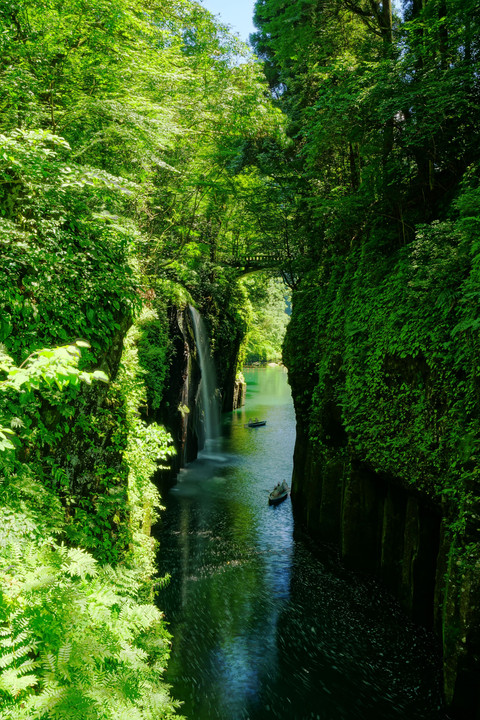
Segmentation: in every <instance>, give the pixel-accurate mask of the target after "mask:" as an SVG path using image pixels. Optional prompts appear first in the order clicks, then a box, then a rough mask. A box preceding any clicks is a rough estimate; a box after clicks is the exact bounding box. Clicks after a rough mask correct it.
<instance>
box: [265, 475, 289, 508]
mask: <svg viewBox="0 0 480 720" xmlns="http://www.w3.org/2000/svg"><path fill="white" fill-rule="evenodd" d="M289 492H290V488H289V487H288V485H287V483H286V482H285V480H283V481H282V482H281V483H278V485H275V487H274V489H273V490H272V492H271V493H270V494H269V496H268V504H269V505H278V504H279V503H281V502H283V501H284V500H286V499H287V497H288V494H289Z"/></svg>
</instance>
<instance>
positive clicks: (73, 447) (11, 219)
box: [0, 0, 282, 720]
mask: <svg viewBox="0 0 480 720" xmlns="http://www.w3.org/2000/svg"><path fill="white" fill-rule="evenodd" d="M0 98H1V99H0V108H1V118H0V279H1V290H0V305H1V314H0V343H1V350H0V450H1V452H0V471H1V474H2V482H1V485H0V492H1V494H2V503H1V505H2V510H1V521H2V522H1V525H2V542H1V554H0V573H1V576H2V583H1V585H2V591H1V601H0V622H1V628H2V629H1V630H0V672H1V675H0V707H1V711H0V712H1V715H2V717H5V718H12V720H13V718H16V719H18V720H20V719H21V718H27V717H28V718H39V720H40V719H42V720H46V719H47V718H62V720H68V718H74V717H81V718H83V720H86V719H87V718H92V720H93V718H98V719H100V718H112V719H113V718H115V719H116V720H118V719H119V718H123V717H129V718H139V719H140V718H154V717H155V718H163V717H164V718H167V717H170V716H171V714H172V713H174V712H175V707H174V705H175V704H174V703H173V702H172V701H171V699H170V698H169V695H168V688H166V687H165V685H164V683H163V681H162V671H163V668H164V666H165V662H166V659H167V657H168V649H169V638H168V633H167V631H166V628H165V625H164V623H163V620H162V617H161V614H160V613H159V612H158V611H156V610H155V609H154V607H153V605H151V601H152V595H153V590H154V584H155V579H154V545H153V542H152V540H151V538H150V526H151V523H152V522H153V521H154V520H155V517H156V513H157V511H158V509H159V507H160V498H159V496H158V493H157V491H156V489H155V487H154V486H153V485H152V482H151V477H152V474H153V473H154V472H155V471H156V470H157V469H158V468H159V466H160V465H161V464H163V463H165V462H167V461H168V455H169V453H170V452H171V450H170V447H169V444H170V438H169V436H168V434H167V433H166V431H165V430H164V428H162V427H161V426H159V425H158V424H156V423H155V422H152V421H151V420H152V417H153V415H152V414H149V413H148V411H147V410H148V409H151V410H153V411H155V410H156V408H157V407H158V406H159V404H160V403H161V400H162V396H163V393H164V389H165V388H164V386H165V382H166V378H167V373H168V367H169V363H170V346H169V340H168V327H167V306H168V305H169V304H171V303H175V302H179V301H180V302H181V303H183V304H184V303H185V302H187V301H192V302H196V303H197V304H198V305H200V306H201V307H203V309H204V310H205V311H206V312H207V313H209V314H210V317H211V320H210V326H211V329H212V331H213V335H214V337H213V340H214V344H215V347H216V348H217V350H218V348H220V347H222V344H223V343H224V341H225V340H228V342H231V338H232V333H231V332H230V331H231V328H232V327H234V328H235V329H236V333H237V335H238V337H237V338H236V341H235V342H236V343H237V346H238V345H239V344H240V341H241V337H242V333H243V332H244V329H245V327H246V312H247V311H246V307H247V304H248V303H247V299H246V295H245V293H244V291H243V290H242V289H240V288H239V287H238V286H237V283H236V280H237V270H236V268H235V263H236V258H238V255H239V254H240V253H242V252H244V251H246V249H248V247H249V246H250V245H255V243H257V244H258V235H259V233H260V232H261V230H260V229H259V228H258V226H257V225H256V224H255V221H254V213H253V211H252V206H253V199H254V198H255V195H256V193H257V191H258V189H259V187H260V186H262V184H263V183H264V182H265V181H264V179H263V176H262V174H261V173H260V172H259V171H258V169H256V168H253V167H252V166H250V165H248V164H246V163H244V162H243V159H242V158H243V153H244V148H245V147H246V146H249V145H251V144H253V143H255V142H260V141H261V139H262V138H263V137H269V138H274V139H275V142H277V143H278V144H280V145H281V143H282V123H281V122H280V120H279V118H280V113H279V111H278V110H276V109H274V108H273V107H272V105H271V102H270V98H269V96H268V93H267V92H266V90H265V85H264V83H263V80H262V77H261V70H260V67H259V65H258V63H256V62H254V61H253V59H252V58H251V56H250V55H249V52H248V51H247V49H246V48H245V47H244V46H242V44H241V43H240V42H239V41H238V40H237V39H236V38H235V37H232V36H231V35H229V33H228V32H227V31H226V29H225V28H223V27H222V26H221V25H219V24H218V23H217V22H215V21H214V20H213V18H212V16H211V15H210V14H209V13H208V12H207V11H206V10H205V9H204V8H203V7H202V6H201V5H200V4H198V3H196V2H190V1H189V0H172V1H170V0H169V1H168V2H156V1H155V0H153V1H152V2H150V1H147V2H140V0H139V1H138V2H137V0H134V2H133V3H132V2H129V3H127V2H126V0H115V2H111V1H110V0H108V2H107V1H104V0H96V1H95V2H93V3H86V2H84V1H83V0H67V1H66V2H64V1H63V0H62V1H61V2H60V0H42V1H41V2H40V3H39V2H32V0H21V1H20V2H3V3H2V4H1V7H0ZM132 323H133V326H132ZM130 326H132V327H131V330H130V331H129V332H128V334H127V331H128V328H129V327H130ZM124 341H125V342H124ZM237 349H238V348H237ZM80 351H81V355H80ZM98 380H99V381H100V382H97V381H98Z"/></svg>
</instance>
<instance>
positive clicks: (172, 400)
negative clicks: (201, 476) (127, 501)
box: [156, 305, 201, 487]
mask: <svg viewBox="0 0 480 720" xmlns="http://www.w3.org/2000/svg"><path fill="white" fill-rule="evenodd" d="M168 323H169V336H170V340H171V346H172V352H171V358H170V367H169V374H168V377H167V379H166V382H165V391H164V394H163V398H162V403H161V407H160V408H159V410H158V412H157V414H156V420H157V421H158V422H159V423H161V424H163V425H165V427H166V428H167V429H168V431H169V432H170V433H171V435H172V438H173V443H174V447H175V451H176V455H175V456H174V457H172V458H171V459H170V470H169V471H165V470H164V471H161V472H160V473H159V477H158V478H157V480H158V481H159V484H160V485H161V487H165V486H168V485H172V484H173V482H174V479H175V477H176V475H177V473H178V471H179V470H180V468H182V467H184V466H185V464H186V463H188V462H190V461H191V460H194V459H195V458H196V457H197V453H198V450H199V439H198V428H197V427H196V397H197V392H198V386H199V383H200V378H201V373H200V366H199V363H198V358H197V348H196V345H195V336H194V332H193V327H192V320H191V316H190V313H189V312H188V308H187V307H177V306H174V305H172V306H170V307H169V309H168Z"/></svg>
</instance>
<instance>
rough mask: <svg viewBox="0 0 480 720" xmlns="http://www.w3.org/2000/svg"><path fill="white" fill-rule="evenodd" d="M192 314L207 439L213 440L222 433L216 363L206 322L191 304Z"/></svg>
mask: <svg viewBox="0 0 480 720" xmlns="http://www.w3.org/2000/svg"><path fill="white" fill-rule="evenodd" d="M189 307H190V314H191V316H192V321H193V330H194V333H195V343H196V346H197V352H198V359H199V362H200V372H201V375H202V377H201V380H200V386H199V395H200V398H201V410H202V411H203V415H204V430H205V439H206V440H211V439H212V438H216V437H218V436H219V435H220V409H219V402H218V394H217V378H216V373H215V365H214V364H213V360H212V356H211V354H210V341H209V339H208V335H207V331H206V329H205V323H204V322H203V318H202V316H201V315H200V313H199V312H198V311H197V310H195V308H194V307H192V306H191V305H190V306H189Z"/></svg>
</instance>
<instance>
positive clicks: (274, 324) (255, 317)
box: [242, 274, 290, 365]
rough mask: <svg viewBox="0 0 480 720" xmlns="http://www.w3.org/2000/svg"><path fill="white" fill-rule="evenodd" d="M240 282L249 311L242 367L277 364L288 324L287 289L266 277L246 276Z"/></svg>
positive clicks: (282, 284) (275, 280)
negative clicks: (249, 316)
mask: <svg viewBox="0 0 480 720" xmlns="http://www.w3.org/2000/svg"><path fill="white" fill-rule="evenodd" d="M242 282H243V285H244V286H245V289H246V290H247V292H248V298H249V301H250V309H251V319H250V322H249V330H248V333H247V336H246V346H245V363H246V364H247V365H250V364H252V363H267V362H280V361H281V360H282V343H283V339H284V337H285V331H286V329H287V325H288V320H289V315H288V314H287V309H289V306H287V303H288V302H289V296H290V293H289V289H288V288H287V287H286V286H285V284H284V283H283V282H282V281H281V280H280V279H279V278H272V277H269V276H266V275H259V274H253V275H249V276H247V277H246V278H244V279H243V281H242Z"/></svg>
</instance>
